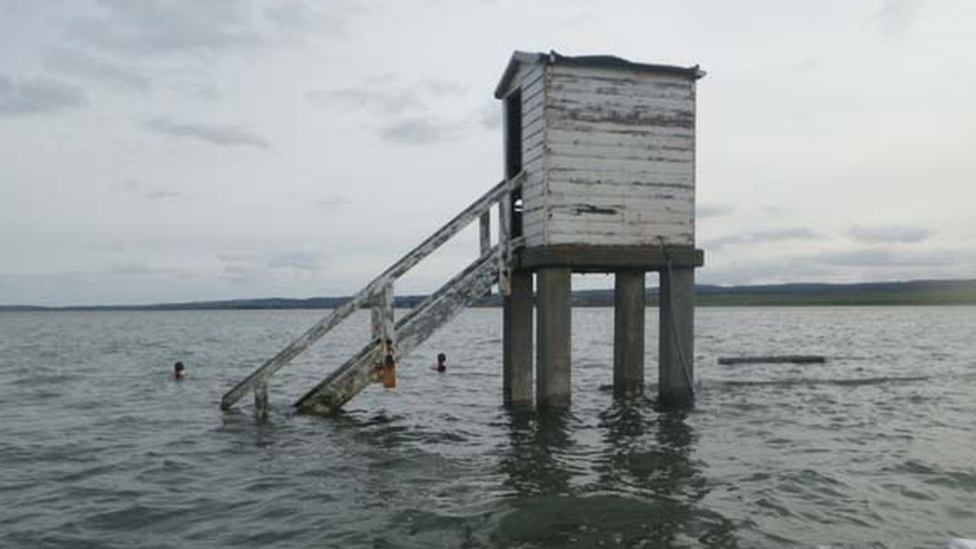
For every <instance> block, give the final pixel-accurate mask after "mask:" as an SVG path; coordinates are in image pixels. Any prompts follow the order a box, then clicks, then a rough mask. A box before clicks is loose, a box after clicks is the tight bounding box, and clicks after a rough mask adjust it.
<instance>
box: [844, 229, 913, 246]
mask: <svg viewBox="0 0 976 549" xmlns="http://www.w3.org/2000/svg"><path fill="white" fill-rule="evenodd" d="M847 236H849V237H850V238H852V239H854V240H857V241H858V242H864V243H867V244H891V243H898V242H902V243H907V244H914V243H918V242H923V241H925V240H928V238H929V237H930V236H932V234H931V232H929V230H928V229H926V228H924V227H909V226H901V225H895V226H889V227H860V226H854V227H851V228H850V229H848V230H847Z"/></svg>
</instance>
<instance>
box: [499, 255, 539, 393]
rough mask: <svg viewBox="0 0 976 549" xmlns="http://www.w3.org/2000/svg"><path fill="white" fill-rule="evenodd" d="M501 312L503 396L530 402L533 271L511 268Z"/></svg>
mask: <svg viewBox="0 0 976 549" xmlns="http://www.w3.org/2000/svg"><path fill="white" fill-rule="evenodd" d="M510 284H511V292H510V293H509V295H507V296H505V298H504V302H503V307H504V312H503V313H502V315H503V316H502V340H503V342H502V398H503V399H504V401H505V404H506V405H524V404H532V310H533V307H532V271H512V275H511V279H510Z"/></svg>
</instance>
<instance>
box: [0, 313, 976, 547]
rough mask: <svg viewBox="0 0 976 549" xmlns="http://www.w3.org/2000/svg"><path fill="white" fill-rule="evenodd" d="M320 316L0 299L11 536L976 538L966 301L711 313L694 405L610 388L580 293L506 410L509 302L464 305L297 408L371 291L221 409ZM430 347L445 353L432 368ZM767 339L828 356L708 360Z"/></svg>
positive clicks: (117, 540)
mask: <svg viewBox="0 0 976 549" xmlns="http://www.w3.org/2000/svg"><path fill="white" fill-rule="evenodd" d="M322 314H323V313H322V311H254V312H247V311H232V312H92V313H87V312H85V313H81V312H46V313H9V314H0V547H3V548H21V547H23V548H33V547H44V548H60V547H65V548H69V547H70V548H86V547H92V548H95V547H98V548H168V547H172V548H183V547H240V548H250V547H254V548H258V547H261V548H267V547H296V548H297V547H301V548H306V547H343V548H346V547H350V548H355V547H418V548H421V547H423V548H428V547H525V548H531V547H581V548H583V547H586V548H588V547H655V548H657V547H742V548H749V547H777V548H779V547H809V548H818V547H878V548H883V547H889V548H895V547H906V548H915V547H918V548H923V547H928V548H942V547H945V546H946V542H947V541H948V540H949V539H950V538H953V537H969V538H976V308H971V307H969V308H870V309H859V308H836V309H835V308H803V309H779V308H776V309H751V308H750V309H699V310H698V312H697V319H696V322H697V341H696V357H695V363H696V368H697V376H696V377H697V380H698V388H697V390H698V402H697V406H696V407H695V408H694V410H692V411H688V412H683V413H673V412H671V413H665V412H659V411H657V410H656V409H655V407H654V404H653V402H651V401H646V402H641V403H636V404H629V405H624V404H615V403H614V401H613V399H612V395H611V393H610V391H609V390H608V389H607V386H608V385H609V384H610V383H611V360H612V347H611V343H612V339H613V338H612V331H613V315H612V311H611V310H610V309H577V310H574V312H573V315H574V316H573V331H574V337H575V341H574V344H573V353H574V355H573V360H574V365H573V368H574V369H573V406H572V409H571V410H570V411H568V412H564V413H539V412H534V411H522V412H510V411H507V410H505V409H504V408H502V407H501V406H500V405H499V404H500V400H501V395H500V386H501V376H500V370H501V365H500V362H501V340H500V332H501V322H500V319H501V313H500V311H499V310H497V309H488V310H469V311H466V312H465V313H464V314H463V315H462V316H461V317H459V319H458V320H456V321H455V322H453V323H452V324H450V325H449V326H448V327H447V328H445V329H444V330H442V331H441V332H439V333H438V334H437V335H436V336H435V337H434V338H433V339H432V340H430V341H428V343H427V344H425V345H424V346H423V347H422V348H420V349H419V351H418V352H417V353H416V354H415V355H413V356H411V357H410V358H409V359H407V360H406V361H404V362H403V363H402V364H401V367H400V368H399V373H400V387H399V390H398V392H387V391H384V390H383V389H381V388H379V387H375V388H370V389H369V390H368V391H367V392H366V393H364V394H363V395H361V396H360V398H357V399H356V400H354V401H353V402H351V403H350V405H348V407H347V410H346V412H345V413H344V414H343V415H341V416H340V417H337V418H330V419H323V418H317V417H309V416H303V415H295V414H293V412H292V410H291V409H290V403H291V402H293V401H294V400H295V399H296V398H297V397H298V396H300V395H301V393H302V391H303V390H304V389H306V388H307V387H308V386H309V385H310V384H311V383H313V382H314V381H317V380H318V379H319V378H320V377H322V376H324V375H325V374H326V373H328V372H329V371H330V370H331V369H332V368H334V367H335V366H336V365H338V364H339V363H340V361H341V360H342V359H343V358H344V357H345V356H346V355H348V354H349V353H350V352H352V351H353V350H354V349H356V348H358V345H359V344H360V343H362V342H363V341H364V339H365V334H366V333H367V323H368V315H366V314H364V313H358V314H357V315H356V316H355V317H353V319H352V320H351V321H349V322H347V323H346V324H345V325H343V326H342V328H341V330H339V331H338V332H336V333H334V334H330V335H329V336H328V337H327V338H326V339H325V340H323V341H322V342H320V343H319V344H318V345H317V346H316V347H314V348H313V351H312V352H310V353H308V354H307V355H304V356H303V357H301V359H300V360H299V361H298V362H296V363H295V364H294V365H292V366H291V367H289V368H286V369H285V370H282V371H281V372H280V373H279V375H278V376H277V377H275V378H274V382H273V383H272V385H271V392H270V395H271V402H272V406H273V409H272V414H271V418H270V419H269V420H268V421H267V422H261V423H259V422H256V421H255V419H254V417H253V415H252V410H251V405H250V402H245V403H243V405H242V406H240V407H239V408H238V409H237V410H235V411H233V412H231V413H222V412H220V411H219V409H218V404H217V403H218V401H219V399H220V396H221V395H222V394H223V392H224V391H225V390H227V389H228V388H229V387H230V386H231V385H232V384H233V383H235V382H236V381H238V380H240V379H241V378H242V377H243V376H244V375H246V374H247V373H248V372H250V371H251V370H252V369H253V368H254V367H255V366H256V365H258V364H259V363H260V362H261V361H262V360H263V359H265V358H267V357H268V356H270V355H271V354H273V353H275V352H276V351H277V350H278V349H279V348H280V347H281V346H282V345H283V344H285V343H286V342H287V341H288V340H289V339H290V338H291V337H292V336H294V335H297V334H298V333H300V332H301V331H303V330H304V329H305V328H307V327H308V326H309V325H311V323H313V322H314V321H315V320H316V319H317V318H318V317H319V316H321V315H322ZM656 317H657V310H656V309H649V310H648V315H647V333H648V343H647V349H648V379H649V381H654V379H655V377H656V361H657V322H656ZM441 351H443V352H445V353H447V355H448V363H449V369H448V372H447V373H446V374H438V373H437V372H434V371H432V370H431V368H430V366H431V365H432V364H433V362H434V357H435V356H436V354H437V353H438V352H441ZM776 353H780V354H793V353H796V354H823V355H826V356H827V357H828V362H827V364H825V365H804V366H795V365H745V366H719V365H717V363H716V359H717V358H718V357H719V356H735V355H743V354H776ZM176 360H182V361H183V362H185V363H186V364H187V367H188V370H189V374H190V375H189V378H188V379H186V380H185V381H183V382H175V381H173V380H172V379H170V377H169V376H170V368H171V367H172V364H173V362H175V361H176ZM653 393H654V387H653V386H652V387H651V388H650V391H649V394H652V395H653Z"/></svg>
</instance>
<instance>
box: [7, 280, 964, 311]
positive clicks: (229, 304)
mask: <svg viewBox="0 0 976 549" xmlns="http://www.w3.org/2000/svg"><path fill="white" fill-rule="evenodd" d="M696 293H697V296H696V305H697V306H699V307H808V306H825V307H827V306H829V307H836V306H850V307H864V306H912V305H944V306H955V305H976V279H973V280H915V281H909V282H868V283H860V284H774V285H764V286H714V285H698V286H696ZM424 297H425V296H423V295H407V296H400V297H397V299H396V306H397V307H413V306H414V305H416V304H417V303H419V302H420V301H421V300H423V299H424ZM646 297H647V305H648V306H649V307H653V306H656V305H657V303H658V290H657V288H650V289H648V290H647V292H646ZM347 299H349V298H348V297H313V298H309V299H288V298H261V299H231V300H220V301H194V302H185V303H155V304H143V305H73V306H63V307H59V306H50V307H45V306H34V305H0V312H36V311H221V310H288V309H334V308H336V307H338V306H339V305H341V304H342V303H344V302H345V301H346V300H347ZM572 301H573V306H574V307H607V306H611V305H613V291H612V290H580V291H576V292H573V300H572ZM475 306H476V307H499V306H501V298H500V297H499V296H498V295H497V294H493V295H492V296H489V297H486V298H484V299H482V300H480V301H479V302H478V303H477V304H476V305H475Z"/></svg>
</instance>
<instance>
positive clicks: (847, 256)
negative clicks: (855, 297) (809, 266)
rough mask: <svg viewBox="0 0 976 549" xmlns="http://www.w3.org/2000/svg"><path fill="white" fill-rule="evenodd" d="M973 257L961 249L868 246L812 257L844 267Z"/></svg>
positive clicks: (920, 264)
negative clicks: (916, 249) (911, 249)
mask: <svg viewBox="0 0 976 549" xmlns="http://www.w3.org/2000/svg"><path fill="white" fill-rule="evenodd" d="M969 258H971V254H968V253H966V252H960V251H950V250H932V251H925V252H915V251H910V250H902V249H891V248H866V249H861V250H851V251H847V252H838V253H830V254H824V255H820V256H817V257H815V258H812V259H814V260H816V261H818V262H820V263H824V264H827V265H837V266H844V267H926V268H931V267H938V266H950V265H954V264H957V263H958V262H959V261H960V260H966V259H969Z"/></svg>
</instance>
